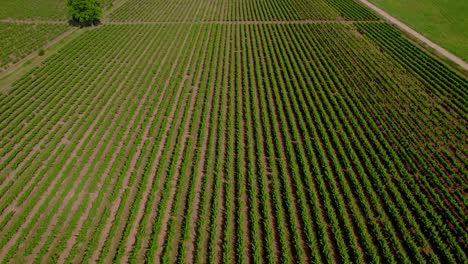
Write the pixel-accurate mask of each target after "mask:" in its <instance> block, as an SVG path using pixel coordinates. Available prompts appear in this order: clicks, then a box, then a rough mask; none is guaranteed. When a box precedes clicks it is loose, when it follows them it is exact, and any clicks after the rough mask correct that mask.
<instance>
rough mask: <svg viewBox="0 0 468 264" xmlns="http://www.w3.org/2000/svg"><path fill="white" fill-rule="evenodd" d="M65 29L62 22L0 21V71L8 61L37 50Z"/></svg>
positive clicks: (13, 61) (16, 59) (12, 61)
mask: <svg viewBox="0 0 468 264" xmlns="http://www.w3.org/2000/svg"><path fill="white" fill-rule="evenodd" d="M66 29H67V25H65V24H63V25H61V24H59V25H57V24H39V25H32V24H17V23H6V22H0V36H2V38H0V47H1V49H0V72H2V69H3V68H5V67H6V66H8V64H10V63H15V62H18V61H19V60H20V59H21V58H23V57H25V56H26V55H28V54H30V53H31V52H33V51H36V50H38V49H39V48H40V47H42V46H44V45H45V44H46V43H47V41H49V40H51V39H53V38H55V37H57V36H58V35H59V34H60V33H62V32H63V31H65V30H66Z"/></svg>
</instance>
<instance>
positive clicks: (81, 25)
mask: <svg viewBox="0 0 468 264" xmlns="http://www.w3.org/2000/svg"><path fill="white" fill-rule="evenodd" d="M68 24H69V25H70V26H72V27H79V28H84V27H94V26H99V25H101V24H102V23H101V20H99V19H97V20H94V21H85V22H79V21H76V20H72V19H71V20H68Z"/></svg>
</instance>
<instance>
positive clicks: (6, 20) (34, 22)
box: [0, 18, 68, 25]
mask: <svg viewBox="0 0 468 264" xmlns="http://www.w3.org/2000/svg"><path fill="white" fill-rule="evenodd" d="M0 23H17V24H31V25H38V24H57V25H63V24H68V21H67V20H52V19H44V20H30V19H12V18H3V19H0Z"/></svg>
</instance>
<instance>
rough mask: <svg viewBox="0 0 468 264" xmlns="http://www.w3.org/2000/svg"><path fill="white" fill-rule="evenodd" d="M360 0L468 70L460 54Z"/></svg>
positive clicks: (467, 65)
mask: <svg viewBox="0 0 468 264" xmlns="http://www.w3.org/2000/svg"><path fill="white" fill-rule="evenodd" d="M359 1H361V2H362V3H363V4H365V5H366V6H367V7H369V8H370V9H372V10H374V11H375V12H377V13H378V14H379V15H380V16H382V17H383V18H384V19H385V20H387V21H388V22H390V23H391V24H393V25H395V26H397V27H398V28H400V29H401V30H403V31H405V32H406V33H408V34H410V35H411V36H413V37H415V38H416V39H417V40H419V41H421V42H423V43H424V44H426V45H428V46H429V47H431V48H433V49H434V50H435V51H437V52H438V53H440V54H441V55H443V56H444V57H446V58H447V59H449V60H451V61H453V62H454V63H456V64H458V65H459V66H461V67H462V68H463V69H464V70H468V63H466V62H465V61H464V60H462V59H461V58H459V57H458V56H456V55H454V54H453V53H451V52H450V51H448V50H446V49H444V48H442V47H441V46H439V45H437V44H435V43H434V42H432V41H430V40H429V39H428V38H426V37H424V36H423V35H421V34H420V33H418V32H417V31H416V30H414V29H412V28H410V27H409V26H407V25H406V24H404V23H403V22H401V21H400V20H398V19H396V18H394V17H393V16H391V15H390V14H388V13H387V12H385V11H384V10H382V9H380V8H378V7H377V6H375V5H374V4H372V3H370V2H369V1H367V0H359Z"/></svg>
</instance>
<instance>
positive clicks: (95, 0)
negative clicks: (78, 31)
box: [67, 0, 102, 25]
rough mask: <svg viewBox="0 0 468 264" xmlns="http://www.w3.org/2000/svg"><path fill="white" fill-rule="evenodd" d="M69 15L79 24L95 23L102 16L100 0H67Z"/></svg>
mask: <svg viewBox="0 0 468 264" xmlns="http://www.w3.org/2000/svg"><path fill="white" fill-rule="evenodd" d="M67 4H68V10H69V12H70V16H71V18H72V20H73V22H75V23H79V24H80V25H95V24H97V23H99V19H100V18H101V16H102V5H101V1H100V0H67Z"/></svg>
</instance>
